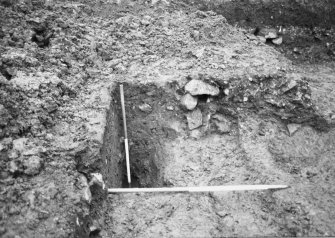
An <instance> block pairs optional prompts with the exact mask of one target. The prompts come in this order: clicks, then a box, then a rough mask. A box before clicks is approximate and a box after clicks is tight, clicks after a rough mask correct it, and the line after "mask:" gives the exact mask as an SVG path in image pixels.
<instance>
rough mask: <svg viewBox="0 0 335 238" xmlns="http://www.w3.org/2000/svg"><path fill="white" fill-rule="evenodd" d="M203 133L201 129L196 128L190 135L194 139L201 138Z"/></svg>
mask: <svg viewBox="0 0 335 238" xmlns="http://www.w3.org/2000/svg"><path fill="white" fill-rule="evenodd" d="M201 135H202V133H201V131H200V130H199V129H194V130H192V131H191V133H190V137H191V138H193V139H199V138H200V137H201Z"/></svg>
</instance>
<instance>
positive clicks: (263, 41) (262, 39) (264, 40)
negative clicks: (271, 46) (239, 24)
mask: <svg viewBox="0 0 335 238" xmlns="http://www.w3.org/2000/svg"><path fill="white" fill-rule="evenodd" d="M258 40H259V41H260V42H262V43H265V42H266V38H265V37H263V36H258Z"/></svg>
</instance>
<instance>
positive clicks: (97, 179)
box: [89, 173, 106, 189]
mask: <svg viewBox="0 0 335 238" xmlns="http://www.w3.org/2000/svg"><path fill="white" fill-rule="evenodd" d="M91 175H92V179H91V181H90V183H89V186H92V185H94V184H96V185H98V186H100V187H101V188H102V189H105V187H106V185H105V182H104V180H103V177H102V174H100V173H91Z"/></svg>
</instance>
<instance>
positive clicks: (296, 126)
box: [287, 123, 301, 136]
mask: <svg viewBox="0 0 335 238" xmlns="http://www.w3.org/2000/svg"><path fill="white" fill-rule="evenodd" d="M300 128H301V125H300V124H296V123H291V124H288V125H287V130H288V132H289V133H290V136H293V135H294V133H295V132H297V131H298V130H299V129H300Z"/></svg>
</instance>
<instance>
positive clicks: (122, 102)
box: [120, 84, 131, 186]
mask: <svg viewBox="0 0 335 238" xmlns="http://www.w3.org/2000/svg"><path fill="white" fill-rule="evenodd" d="M120 95H121V107H122V117H123V129H124V148H125V151H126V164H127V178H128V183H129V186H130V184H131V176H130V162H129V147H128V135H127V121H126V108H125V106H124V93H123V84H121V85H120Z"/></svg>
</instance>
